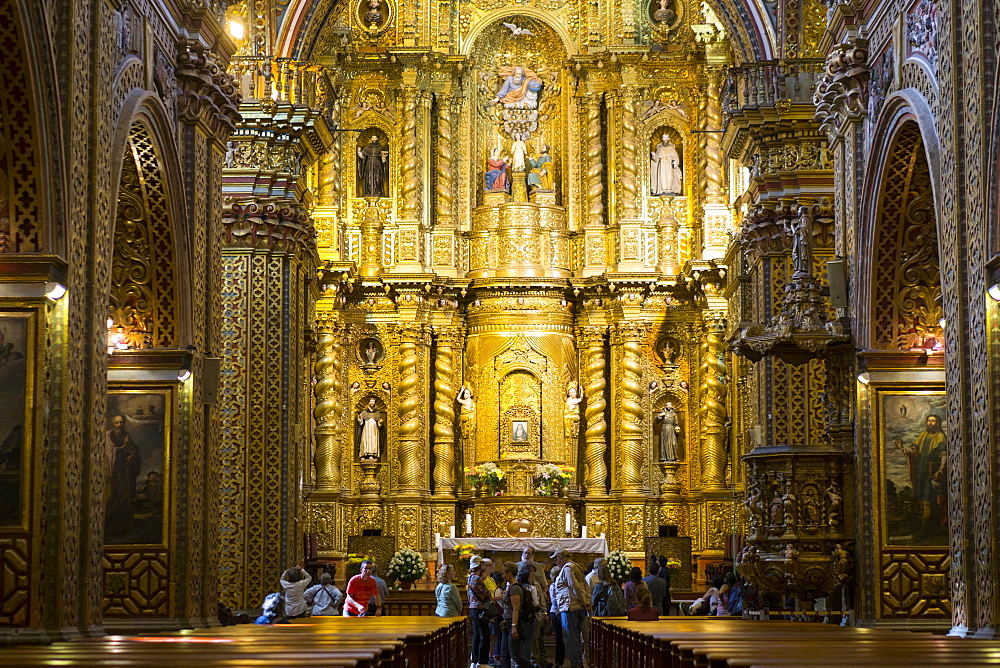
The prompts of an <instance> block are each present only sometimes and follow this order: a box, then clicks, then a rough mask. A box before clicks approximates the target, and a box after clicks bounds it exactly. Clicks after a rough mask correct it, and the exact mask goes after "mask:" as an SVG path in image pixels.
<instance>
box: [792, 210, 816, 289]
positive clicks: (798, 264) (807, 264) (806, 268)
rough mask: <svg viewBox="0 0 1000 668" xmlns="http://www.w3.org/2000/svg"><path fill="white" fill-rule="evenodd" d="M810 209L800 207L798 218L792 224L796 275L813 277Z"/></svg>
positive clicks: (793, 258)
mask: <svg viewBox="0 0 1000 668" xmlns="http://www.w3.org/2000/svg"><path fill="white" fill-rule="evenodd" d="M810 222H811V221H810V216H809V209H808V208H807V207H804V206H800V207H799V215H798V218H796V219H795V222H794V223H792V266H793V267H794V268H795V273H796V274H801V275H812V248H811V244H810V243H809V241H810V239H809V237H810V236H811V235H812V230H811V229H810V228H811V225H810Z"/></svg>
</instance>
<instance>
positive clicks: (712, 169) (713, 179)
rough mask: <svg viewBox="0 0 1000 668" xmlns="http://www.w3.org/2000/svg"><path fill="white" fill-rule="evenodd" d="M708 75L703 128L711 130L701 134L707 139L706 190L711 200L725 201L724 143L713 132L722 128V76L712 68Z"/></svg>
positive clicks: (705, 151)
mask: <svg viewBox="0 0 1000 668" xmlns="http://www.w3.org/2000/svg"><path fill="white" fill-rule="evenodd" d="M708 77H709V78H708V87H707V89H706V95H705V97H704V98H702V100H703V101H702V104H703V105H704V109H703V115H702V119H703V120H702V124H703V126H704V127H703V128H702V129H703V130H708V131H709V132H703V133H702V134H701V136H702V137H704V141H705V143H704V146H703V148H702V150H703V152H704V155H705V165H704V169H705V172H704V174H705V184H704V188H705V191H704V192H705V197H706V198H707V199H708V201H709V202H724V201H725V200H724V198H723V189H724V186H725V177H724V176H723V172H722V169H723V163H724V160H725V156H724V154H723V152H722V143H721V142H720V139H719V138H720V137H721V135H720V134H718V133H717V132H712V131H713V130H721V129H722V101H721V99H720V96H721V90H722V76H721V73H720V72H719V71H718V70H717V69H714V68H710V69H709V72H708Z"/></svg>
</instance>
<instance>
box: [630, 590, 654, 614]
mask: <svg viewBox="0 0 1000 668" xmlns="http://www.w3.org/2000/svg"><path fill="white" fill-rule="evenodd" d="M635 597H636V599H638V601H639V604H638V605H636V606H635V607H634V608H632V609H630V610H629V611H628V620H629V621H630V622H655V621H657V620H658V619H659V618H660V615H659V613H657V612H656V608H654V607H653V597H652V595H651V594H650V593H649V590H648V589H638V590H637V591H636V594H635Z"/></svg>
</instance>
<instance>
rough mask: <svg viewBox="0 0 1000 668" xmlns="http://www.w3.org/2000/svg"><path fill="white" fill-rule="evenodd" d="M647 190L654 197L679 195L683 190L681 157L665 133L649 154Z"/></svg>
mask: <svg viewBox="0 0 1000 668" xmlns="http://www.w3.org/2000/svg"><path fill="white" fill-rule="evenodd" d="M649 189H650V192H652V193H653V194H654V195H680V194H681V192H682V191H683V189H684V171H683V170H682V169H681V156H680V154H679V153H678V152H677V147H676V146H674V142H672V141H671V140H670V135H668V134H666V133H663V135H661V137H660V143H659V144H657V145H656V148H655V149H654V150H653V152H652V153H650V154H649Z"/></svg>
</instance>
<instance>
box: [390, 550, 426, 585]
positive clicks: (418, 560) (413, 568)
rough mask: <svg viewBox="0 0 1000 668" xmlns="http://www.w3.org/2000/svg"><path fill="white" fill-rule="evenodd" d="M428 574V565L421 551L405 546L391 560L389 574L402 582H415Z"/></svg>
mask: <svg viewBox="0 0 1000 668" xmlns="http://www.w3.org/2000/svg"><path fill="white" fill-rule="evenodd" d="M426 575H427V566H426V564H424V558H423V557H421V556H420V553H419V552H417V551H416V550H411V549H410V548H403V549H402V550H399V551H397V552H396V554H394V555H392V560H391V561H389V573H388V576H389V577H390V578H391V579H393V580H399V581H400V582H413V581H414V580H419V579H420V578H422V577H425V576H426Z"/></svg>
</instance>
